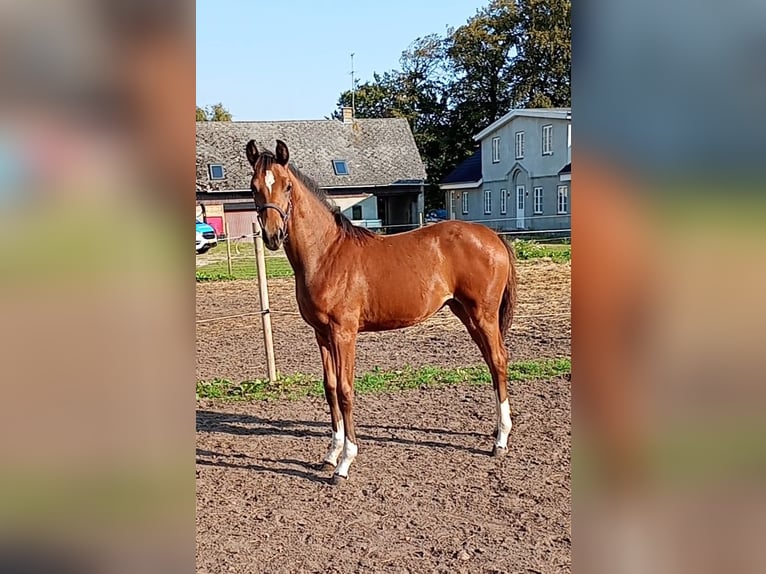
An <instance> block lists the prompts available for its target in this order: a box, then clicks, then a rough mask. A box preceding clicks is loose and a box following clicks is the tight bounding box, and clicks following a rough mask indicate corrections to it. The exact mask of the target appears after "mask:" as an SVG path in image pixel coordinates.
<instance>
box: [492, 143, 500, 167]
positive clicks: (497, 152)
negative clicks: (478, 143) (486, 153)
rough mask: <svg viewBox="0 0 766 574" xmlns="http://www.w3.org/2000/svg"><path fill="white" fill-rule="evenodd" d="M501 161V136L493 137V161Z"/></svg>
mask: <svg viewBox="0 0 766 574" xmlns="http://www.w3.org/2000/svg"><path fill="white" fill-rule="evenodd" d="M499 161H500V138H499V137H494V138H492V163H498V162H499Z"/></svg>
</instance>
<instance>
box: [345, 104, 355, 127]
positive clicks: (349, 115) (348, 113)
mask: <svg viewBox="0 0 766 574" xmlns="http://www.w3.org/2000/svg"><path fill="white" fill-rule="evenodd" d="M353 121H354V111H353V108H350V107H348V106H344V107H343V123H344V124H350V123H353Z"/></svg>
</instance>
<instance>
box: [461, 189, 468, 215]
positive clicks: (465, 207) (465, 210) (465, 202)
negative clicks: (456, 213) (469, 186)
mask: <svg viewBox="0 0 766 574" xmlns="http://www.w3.org/2000/svg"><path fill="white" fill-rule="evenodd" d="M462 201H463V215H466V214H467V213H468V192H467V191H464V192H463V197H462Z"/></svg>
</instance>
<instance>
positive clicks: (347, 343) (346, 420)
mask: <svg viewBox="0 0 766 574" xmlns="http://www.w3.org/2000/svg"><path fill="white" fill-rule="evenodd" d="M331 345H332V347H333V350H334V351H335V352H334V358H335V373H336V375H337V378H338V402H339V403H340V410H341V414H342V416H343V430H344V432H345V435H346V436H345V442H344V444H343V456H342V457H341V460H340V463H338V466H337V468H336V469H335V476H334V477H333V481H334V482H335V483H336V484H337V483H339V482H341V481H342V480H343V479H345V478H348V469H349V467H350V466H351V463H352V462H354V459H355V458H356V454H357V452H358V446H357V442H356V433H355V431H354V360H355V355H356V329H353V330H350V329H344V330H340V331H337V332H335V333H333V336H332V340H331Z"/></svg>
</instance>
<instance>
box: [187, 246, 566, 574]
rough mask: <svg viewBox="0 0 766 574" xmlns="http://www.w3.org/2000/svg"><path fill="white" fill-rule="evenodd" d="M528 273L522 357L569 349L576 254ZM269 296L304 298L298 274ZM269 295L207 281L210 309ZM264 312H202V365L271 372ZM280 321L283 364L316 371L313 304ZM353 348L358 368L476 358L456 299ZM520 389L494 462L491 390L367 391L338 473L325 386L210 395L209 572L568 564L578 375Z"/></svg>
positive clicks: (201, 293) (513, 340) (200, 534)
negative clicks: (573, 398)
mask: <svg viewBox="0 0 766 574" xmlns="http://www.w3.org/2000/svg"><path fill="white" fill-rule="evenodd" d="M520 280H521V283H520V288H519V298H520V306H519V309H518V311H517V314H518V315H519V318H518V319H517V321H516V322H515V325H514V327H513V328H512V330H511V333H510V334H509V337H508V339H507V341H506V342H507V344H508V348H509V350H510V353H511V356H512V358H513V359H515V360H518V359H526V358H539V357H558V356H566V355H569V354H570V351H569V345H570V343H569V341H570V322H569V318H568V317H567V316H564V315H560V314H566V313H568V311H569V281H570V267H569V266H568V265H557V264H552V263H546V262H539V261H538V262H535V263H524V264H521V265H520ZM270 293H271V298H272V308H273V309H275V310H281V311H288V312H295V311H296V308H295V301H294V296H293V293H292V281H290V280H280V281H273V282H271V283H270ZM257 297H258V296H257V289H256V287H255V285H254V283H252V282H233V283H212V284H198V286H197V313H198V317H197V318H198V320H200V319H206V318H210V317H220V316H226V315H233V314H239V313H247V312H252V311H255V310H257V308H258V298H257ZM533 315H534V317H532V316H533ZM543 315H544V316H543ZM259 322H260V321H259V317H258V316H251V317H241V318H236V319H228V320H225V321H216V322H209V323H200V324H198V325H197V376H198V378H213V377H225V378H229V379H232V380H243V379H247V378H253V377H262V376H263V373H264V370H265V367H264V365H263V363H264V359H263V350H262V335H261V332H260V329H259V328H258V325H259ZM274 331H275V343H276V346H277V351H276V352H277V364H278V367H279V368H280V370H281V371H282V372H284V373H291V372H306V373H315V374H319V373H320V372H321V371H320V366H319V353H318V351H317V349H316V346H315V342H314V339H313V334H312V332H311V330H310V329H309V328H308V327H306V326H305V325H304V324H303V322H302V320H301V319H300V317H298V316H294V315H286V314H279V313H275V317H274ZM358 355H359V357H358V361H357V373H361V372H363V371H365V370H369V369H370V368H372V367H373V366H380V367H382V368H395V367H398V366H399V367H400V366H402V365H404V364H410V365H413V366H419V365H424V364H435V365H441V366H448V365H453V366H457V365H471V364H479V363H480V356H479V352H478V349H476V347H475V346H474V345H473V342H472V341H471V340H470V338H469V337H468V335H467V333H465V331H464V328H463V326H462V325H461V324H460V323H459V322H458V321H457V320H456V319H454V318H452V317H451V315H449V313H448V312H442V313H440V314H439V315H437V316H436V317H434V318H432V319H431V320H430V321H429V322H428V323H426V324H424V325H421V326H419V327H415V328H411V329H408V330H404V331H396V332H391V333H377V334H363V335H361V336H360V341H359V343H358ZM511 404H512V414H513V422H514V427H513V430H512V433H511V443H510V449H509V454H508V455H507V456H506V457H505V458H502V459H495V458H491V457H490V456H488V454H489V451H490V449H491V446H492V442H493V441H492V437H491V435H492V433H493V431H494V424H495V423H494V409H495V407H494V398H493V395H492V393H491V390H490V388H489V387H472V386H467V385H466V386H454V387H448V388H441V389H420V390H414V391H406V392H400V393H389V394H362V395H358V396H357V399H356V409H355V414H356V420H357V434H358V436H359V442H360V445H359V456H358V458H357V460H356V462H355V463H354V465H353V466H352V467H351V471H350V478H349V480H348V481H347V483H346V484H344V485H342V486H340V487H335V486H332V485H330V484H329V483H328V478H329V473H327V472H323V471H321V470H319V469H318V468H317V467H316V463H317V462H318V461H319V460H320V458H321V457H322V455H323V454H324V452H325V450H326V448H327V447H328V446H329V433H330V428H329V414H328V409H327V406H326V404H325V402H324V400H323V399H316V398H307V399H303V400H300V401H292V402H288V401H276V402H253V403H236V404H232V403H227V404H222V403H215V402H210V401H200V402H199V403H198V409H197V570H198V572H204V573H219V572H237V573H246V572H247V573H249V572H279V573H281V572H285V573H287V572H290V573H293V572H295V573H298V572H338V573H340V572H344V573H345V572H413V573H415V572H417V573H420V572H482V573H500V572H507V573H511V572H514V573H516V572H520V573H549V572H550V573H554V572H556V573H558V572H569V571H570V554H571V539H570V530H571V525H570V517H571V514H570V438H571V434H570V428H571V421H570V407H569V404H570V385H569V380H568V379H567V378H557V379H553V380H548V381H536V382H530V383H523V384H521V383H514V384H513V385H511Z"/></svg>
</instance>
